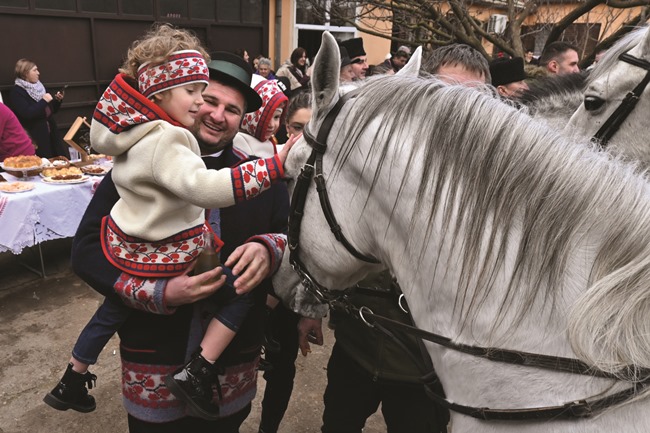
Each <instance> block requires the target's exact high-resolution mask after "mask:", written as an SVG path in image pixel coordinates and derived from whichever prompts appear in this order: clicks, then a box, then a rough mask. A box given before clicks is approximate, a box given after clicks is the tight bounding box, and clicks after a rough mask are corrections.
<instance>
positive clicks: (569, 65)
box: [539, 41, 580, 75]
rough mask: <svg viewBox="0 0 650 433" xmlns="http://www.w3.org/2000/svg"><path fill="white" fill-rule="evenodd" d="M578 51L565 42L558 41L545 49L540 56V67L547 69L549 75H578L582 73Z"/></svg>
mask: <svg viewBox="0 0 650 433" xmlns="http://www.w3.org/2000/svg"><path fill="white" fill-rule="evenodd" d="M579 61H580V58H579V57H578V49H577V48H576V47H575V46H573V45H571V44H569V43H567V42H563V41H556V42H552V43H550V44H548V45H547V46H546V47H544V51H543V52H542V55H541V56H539V65H540V66H543V67H545V68H546V70H547V72H548V73H549V74H557V75H563V74H576V73H578V72H580V67H579V66H578V62H579Z"/></svg>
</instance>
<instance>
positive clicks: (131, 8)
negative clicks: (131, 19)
mask: <svg viewBox="0 0 650 433" xmlns="http://www.w3.org/2000/svg"><path fill="white" fill-rule="evenodd" d="M122 12H123V13H125V14H128V15H150V16H152V15H153V3H152V2H151V0H122Z"/></svg>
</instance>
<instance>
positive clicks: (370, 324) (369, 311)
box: [359, 305, 375, 328]
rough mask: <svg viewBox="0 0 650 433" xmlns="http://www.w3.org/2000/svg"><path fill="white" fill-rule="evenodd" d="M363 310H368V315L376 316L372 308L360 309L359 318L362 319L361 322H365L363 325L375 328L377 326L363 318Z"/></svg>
mask: <svg viewBox="0 0 650 433" xmlns="http://www.w3.org/2000/svg"><path fill="white" fill-rule="evenodd" d="M363 310H366V312H367V313H370V314H375V313H373V312H372V310H371V309H370V308H368V307H366V306H365V305H363V306H361V307H359V317H360V318H361V320H363V323H365V324H366V325H368V326H370V327H371V328H374V327H375V325H373V324H372V323H370V322H368V320H366V318H365V317H363Z"/></svg>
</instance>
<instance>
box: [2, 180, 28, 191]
mask: <svg viewBox="0 0 650 433" xmlns="http://www.w3.org/2000/svg"><path fill="white" fill-rule="evenodd" d="M33 189H34V184H33V183H31V182H3V183H0V191H2V192H25V191H31V190H33Z"/></svg>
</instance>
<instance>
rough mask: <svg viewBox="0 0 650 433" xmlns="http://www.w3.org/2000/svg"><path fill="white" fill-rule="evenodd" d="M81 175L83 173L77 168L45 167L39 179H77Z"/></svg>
mask: <svg viewBox="0 0 650 433" xmlns="http://www.w3.org/2000/svg"><path fill="white" fill-rule="evenodd" d="M82 175H83V172H82V171H81V169H79V167H74V166H70V167H45V168H44V169H43V171H42V172H41V177H43V178H45V177H52V178H54V177H58V178H60V177H61V176H77V179H78V178H80V177H81V176H82Z"/></svg>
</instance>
